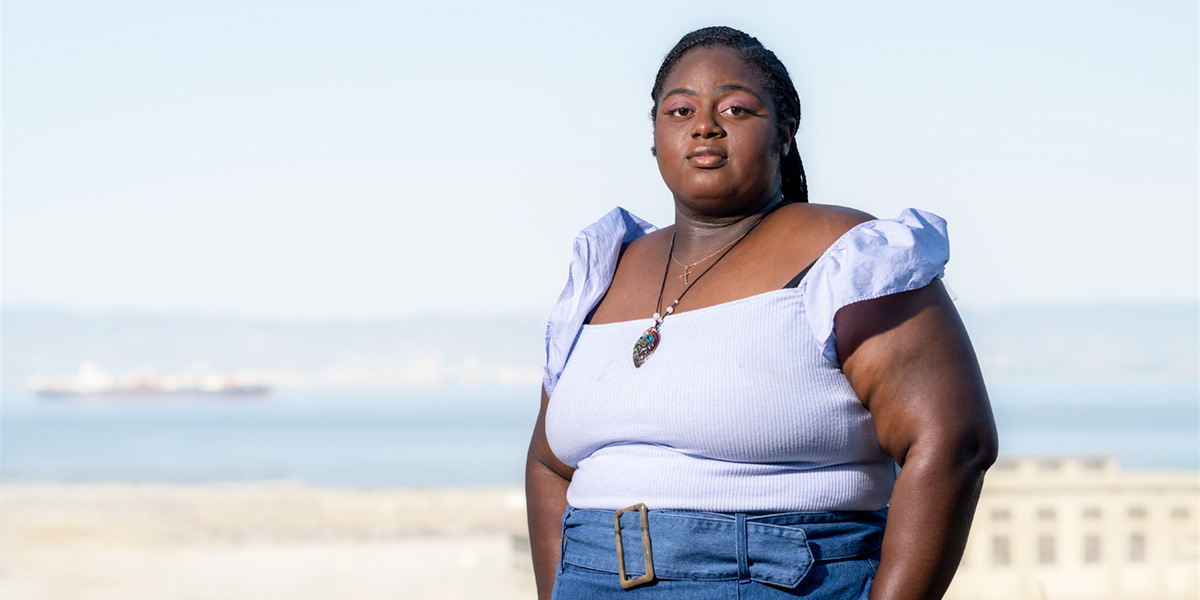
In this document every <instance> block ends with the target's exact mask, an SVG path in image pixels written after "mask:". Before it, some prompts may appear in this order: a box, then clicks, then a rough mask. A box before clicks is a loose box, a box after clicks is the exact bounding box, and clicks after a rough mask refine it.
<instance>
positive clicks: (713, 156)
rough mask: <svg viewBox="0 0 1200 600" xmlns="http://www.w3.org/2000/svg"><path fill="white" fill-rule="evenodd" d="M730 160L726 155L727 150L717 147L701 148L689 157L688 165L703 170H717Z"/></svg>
mask: <svg viewBox="0 0 1200 600" xmlns="http://www.w3.org/2000/svg"><path fill="white" fill-rule="evenodd" d="M728 160H729V155H728V154H726V153H725V149H724V148H720V147H717V146H700V147H697V148H694V149H693V150H692V151H691V152H690V153H688V155H687V161H688V164H690V165H692V166H693V167H697V168H701V169H715V168H717V167H719V166H721V165H724V164H725V163H726V162H727V161H728Z"/></svg>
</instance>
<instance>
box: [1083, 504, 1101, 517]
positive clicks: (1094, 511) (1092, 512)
mask: <svg viewBox="0 0 1200 600" xmlns="http://www.w3.org/2000/svg"><path fill="white" fill-rule="evenodd" d="M1083 518H1085V519H1088V520H1095V519H1099V518H1100V509H1099V507H1095V506H1089V507H1087V508H1085V509H1083Z"/></svg>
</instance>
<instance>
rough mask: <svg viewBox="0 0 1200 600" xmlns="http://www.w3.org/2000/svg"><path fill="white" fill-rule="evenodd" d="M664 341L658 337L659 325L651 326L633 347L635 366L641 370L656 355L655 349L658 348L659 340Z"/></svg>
mask: <svg viewBox="0 0 1200 600" xmlns="http://www.w3.org/2000/svg"><path fill="white" fill-rule="evenodd" d="M660 339H662V338H661V337H660V336H659V335H658V323H655V324H653V325H651V326H650V329H647V330H646V333H643V334H642V337H640V338H638V340H637V343H635V344H634V345H633V366H634V367H635V368H640V367H641V366H642V363H644V362H646V359H648V358H650V355H651V354H654V349H655V348H657V347H658V340H660Z"/></svg>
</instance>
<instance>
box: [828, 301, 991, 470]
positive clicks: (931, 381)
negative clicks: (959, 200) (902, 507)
mask: <svg viewBox="0 0 1200 600" xmlns="http://www.w3.org/2000/svg"><path fill="white" fill-rule="evenodd" d="M834 327H835V329H836V330H837V337H836V346H837V354H838V356H839V357H840V358H841V363H842V370H843V372H844V373H845V374H846V377H847V379H849V381H850V384H851V386H853V388H854V390H855V391H856V392H857V393H858V395H859V397H860V398H861V399H862V401H863V404H864V405H865V406H866V407H867V409H868V410H870V412H871V416H872V419H873V420H874V422H875V429H876V432H877V434H878V437H879V443H880V445H881V446H882V447H883V449H884V451H886V452H887V453H888V454H890V455H891V456H892V457H893V458H895V459H896V462H897V463H900V464H901V465H903V464H904V459H905V457H906V455H907V454H908V450H909V449H910V448H911V447H912V446H913V445H914V444H916V443H917V442H918V441H921V442H922V443H929V444H933V445H935V446H944V448H943V449H944V450H946V451H948V452H952V453H954V454H955V455H956V457H961V458H963V459H966V460H983V461H984V462H986V463H988V464H990V463H991V461H992V460H994V457H995V453H996V427H995V423H994V421H993V419H992V412H991V407H990V405H989V403H988V398H987V390H986V389H985V387H984V383H983V375H982V373H981V372H980V369H979V363H978V361H977V359H976V357H975V351H974V349H972V347H971V341H970V339H969V338H968V337H967V332H966V329H965V327H963V324H962V321H961V319H960V318H959V316H958V312H957V311H956V310H955V308H954V304H953V303H952V302H951V300H950V298H949V296H948V294H947V293H946V290H945V286H943V285H942V283H941V281H939V280H937V279H935V280H933V281H931V282H930V283H929V284H928V285H926V286H924V287H921V288H918V289H915V290H911V291H907V292H901V293H896V294H891V295H887V296H883V297H880V298H875V299H872V300H866V301H863V302H856V303H854V304H849V305H847V306H845V307H843V308H841V309H840V310H839V311H838V312H837V313H836V315H835V317H834Z"/></svg>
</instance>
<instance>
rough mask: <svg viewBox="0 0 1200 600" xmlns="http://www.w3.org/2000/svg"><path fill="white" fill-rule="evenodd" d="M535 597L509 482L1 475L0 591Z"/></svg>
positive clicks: (517, 493) (311, 598) (53, 598)
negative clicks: (412, 484) (328, 484)
mask: <svg viewBox="0 0 1200 600" xmlns="http://www.w3.org/2000/svg"><path fill="white" fill-rule="evenodd" d="M481 589H486V590H488V597H492V598H499V599H509V598H514V599H515V598H528V597H531V596H532V595H533V579H532V568H531V565H530V564H529V542H528V538H527V534H526V531H525V503H524V493H523V491H522V490H521V488H519V487H515V486H492V487H480V488H415V489H399V490H397V489H388V490H357V489H346V488H323V487H313V486H309V485H306V484H303V483H299V482H295V481H279V482H253V483H250V482H232V483H203V484H162V483H133V484H126V483H33V482H20V483H4V484H0V596H2V597H5V598H22V599H25V598H28V599H37V600H68V599H73V598H89V599H93V598H95V599H107V598H112V599H117V598H121V599H131V600H140V599H143V598H144V599H147V600H149V599H152V598H154V599H157V598H180V599H185V600H186V599H188V598H197V599H200V598H214V597H221V598H235V599H240V598H247V599H249V598H256V599H261V598H266V597H287V598H293V599H296V600H316V599H320V598H364V599H374V598H396V597H412V598H471V597H478V594H479V590H481Z"/></svg>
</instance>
